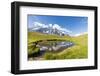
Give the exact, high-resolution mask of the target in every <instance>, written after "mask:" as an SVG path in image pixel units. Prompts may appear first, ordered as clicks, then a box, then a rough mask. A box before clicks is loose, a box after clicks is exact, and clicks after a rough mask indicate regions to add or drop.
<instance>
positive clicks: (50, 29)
mask: <svg viewBox="0 0 100 76" xmlns="http://www.w3.org/2000/svg"><path fill="white" fill-rule="evenodd" d="M29 31H31V32H32V31H36V32H41V33H46V34H57V35H60V36H62V35H68V34H69V33H70V32H71V31H69V30H68V29H66V28H62V27H61V26H60V25H58V24H42V23H39V22H34V23H33V27H31V28H29Z"/></svg>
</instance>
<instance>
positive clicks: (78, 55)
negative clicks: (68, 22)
mask: <svg viewBox="0 0 100 76" xmlns="http://www.w3.org/2000/svg"><path fill="white" fill-rule="evenodd" d="M48 39H51V40H52V39H57V40H66V41H71V42H73V43H75V45H74V46H72V47H69V48H67V49H65V50H63V51H62V52H56V53H54V52H50V51H49V52H46V53H45V55H44V56H43V58H42V59H44V60H54V59H83V58H87V57H88V45H87V42H88V35H87V34H85V35H81V36H78V37H70V36H58V35H47V34H42V33H37V32H29V33H28V47H29V48H28V53H29V54H31V53H32V52H33V51H32V49H34V48H33V47H31V43H32V42H36V41H39V40H48ZM35 49H38V48H35ZM34 52H36V53H38V52H39V51H38V50H36V51H34Z"/></svg>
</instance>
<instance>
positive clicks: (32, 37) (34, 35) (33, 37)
mask: <svg viewBox="0 0 100 76" xmlns="http://www.w3.org/2000/svg"><path fill="white" fill-rule="evenodd" d="M49 39H51V40H52V39H57V40H69V41H70V40H71V37H69V36H59V35H48V34H42V33H38V32H28V43H31V42H36V41H39V40H49Z"/></svg>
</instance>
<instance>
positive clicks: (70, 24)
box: [28, 15, 88, 35]
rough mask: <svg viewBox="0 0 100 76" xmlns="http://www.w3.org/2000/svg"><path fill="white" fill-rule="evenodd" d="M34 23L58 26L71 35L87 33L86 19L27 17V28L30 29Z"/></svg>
mask: <svg viewBox="0 0 100 76" xmlns="http://www.w3.org/2000/svg"><path fill="white" fill-rule="evenodd" d="M34 22H39V23H42V24H45V25H47V24H58V25H59V26H61V27H62V28H65V29H67V30H69V31H71V33H70V34H71V35H75V34H82V33H84V32H87V31H88V17H80V16H50V15H28V28H30V27H32V26H33V23H34Z"/></svg>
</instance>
